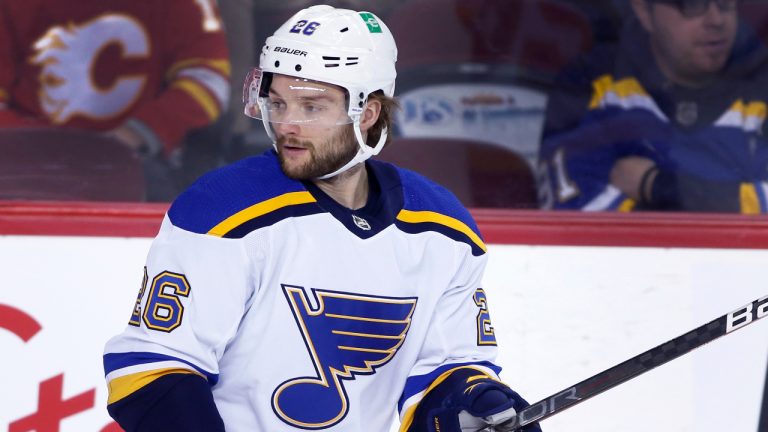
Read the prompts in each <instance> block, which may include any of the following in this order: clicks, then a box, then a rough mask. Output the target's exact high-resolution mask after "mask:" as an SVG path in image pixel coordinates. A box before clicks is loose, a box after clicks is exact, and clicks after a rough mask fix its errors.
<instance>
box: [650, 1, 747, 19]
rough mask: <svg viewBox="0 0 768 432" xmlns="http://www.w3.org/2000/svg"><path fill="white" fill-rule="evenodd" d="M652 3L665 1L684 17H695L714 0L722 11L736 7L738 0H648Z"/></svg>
mask: <svg viewBox="0 0 768 432" xmlns="http://www.w3.org/2000/svg"><path fill="white" fill-rule="evenodd" d="M650 1H651V2H653V3H667V4H671V5H674V6H675V7H677V9H678V10H679V11H680V13H681V14H682V15H683V16H684V17H686V18H695V17H697V16H701V15H704V14H705V13H706V12H707V10H709V4H710V3H712V2H714V3H715V4H716V5H717V7H718V8H719V9H720V10H721V11H722V12H725V11H732V10H735V9H736V6H737V5H738V3H739V0H650Z"/></svg>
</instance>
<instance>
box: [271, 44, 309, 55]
mask: <svg viewBox="0 0 768 432" xmlns="http://www.w3.org/2000/svg"><path fill="white" fill-rule="evenodd" d="M275 52H280V53H286V54H293V55H297V56H302V57H306V56H307V52H306V51H302V50H297V49H293V48H285V47H279V46H277V47H275Z"/></svg>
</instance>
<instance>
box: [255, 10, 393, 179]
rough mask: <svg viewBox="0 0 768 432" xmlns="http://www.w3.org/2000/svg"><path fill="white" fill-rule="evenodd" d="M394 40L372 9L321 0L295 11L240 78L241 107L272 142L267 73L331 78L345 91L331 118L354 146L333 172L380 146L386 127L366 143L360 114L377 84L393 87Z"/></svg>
mask: <svg viewBox="0 0 768 432" xmlns="http://www.w3.org/2000/svg"><path fill="white" fill-rule="evenodd" d="M396 60H397V46H396V45H395V40H394V38H393V37H392V33H391V32H390V31H389V29H388V28H387V26H386V25H385V24H384V23H383V22H382V21H381V20H380V19H379V18H378V17H377V16H376V15H374V14H373V13H370V12H356V11H352V10H349V9H336V8H334V7H331V6H327V5H318V6H312V7H309V8H306V9H303V10H301V11H299V12H298V13H297V14H295V15H294V16H293V17H291V18H290V19H289V20H288V21H286V22H285V23H284V24H283V25H282V26H281V27H280V28H279V29H277V31H275V33H274V34H273V35H272V36H270V37H269V38H267V40H266V43H265V44H264V47H263V48H262V51H261V57H260V59H259V68H258V69H256V70H254V71H253V72H252V73H251V74H249V75H248V77H247V78H246V82H245V86H244V89H243V101H244V102H245V105H246V106H245V113H246V115H249V116H251V117H255V118H260V119H261V120H262V121H263V123H264V127H265V128H266V130H267V134H269V136H270V138H271V139H272V141H273V143H274V142H276V140H277V138H276V135H275V132H274V129H273V128H272V126H271V124H270V123H271V122H272V121H274V120H275V119H270V115H269V112H270V109H269V107H268V106H267V101H266V99H267V96H268V91H269V85H270V82H271V76H272V74H282V75H286V76H290V77H296V78H300V79H304V80H311V81H318V82H322V83H328V84H333V85H336V86H339V87H341V88H343V89H344V90H346V92H347V106H346V109H347V113H346V116H344V119H343V120H340V121H338V122H337V124H343V123H352V125H353V128H354V131H355V136H356V137H357V142H358V145H359V149H358V152H357V155H356V156H355V157H354V158H352V160H350V161H349V162H348V163H347V164H345V165H344V166H343V167H341V168H340V169H338V170H336V171H335V172H332V173H328V174H326V175H324V176H322V177H320V178H321V179H324V178H329V177H332V176H335V175H337V174H339V173H341V172H343V171H346V170H347V169H349V168H351V167H352V166H354V165H357V164H358V163H361V162H363V161H365V160H366V159H368V158H370V157H371V156H374V155H377V154H378V153H379V152H380V151H381V149H382V148H383V147H384V143H385V142H386V139H387V133H388V131H387V129H386V128H384V130H382V132H381V136H380V138H379V142H378V143H377V144H376V145H375V146H374V147H371V146H369V145H367V144H366V143H365V140H364V139H363V137H362V133H361V132H360V116H361V114H362V112H363V107H364V106H365V103H366V102H367V100H368V95H370V94H371V93H373V92H376V91H379V90H381V91H382V92H383V93H384V94H385V95H387V96H390V97H392V96H393V95H394V92H395V77H396V75H397V74H396V72H395V61H396Z"/></svg>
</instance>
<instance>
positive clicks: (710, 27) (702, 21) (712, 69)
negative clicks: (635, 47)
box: [636, 1, 738, 83]
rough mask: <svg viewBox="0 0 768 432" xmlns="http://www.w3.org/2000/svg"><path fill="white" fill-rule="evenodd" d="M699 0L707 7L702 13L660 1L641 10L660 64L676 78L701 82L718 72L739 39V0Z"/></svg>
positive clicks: (648, 4) (669, 74) (650, 3)
mask: <svg viewBox="0 0 768 432" xmlns="http://www.w3.org/2000/svg"><path fill="white" fill-rule="evenodd" d="M699 3H702V4H704V3H706V7H705V8H704V7H702V9H701V11H698V12H699V13H698V14H692V13H690V11H687V10H681V8H680V7H679V6H677V5H674V4H671V3H667V2H658V1H652V2H645V6H646V7H645V8H644V9H645V10H644V11H642V12H641V13H639V14H638V15H639V18H640V19H641V22H642V23H643V26H644V27H645V28H646V30H648V32H649V33H650V35H651V44H652V46H653V50H654V53H655V54H656V57H657V60H658V62H659V66H660V68H661V69H662V71H663V72H664V73H666V74H667V75H668V76H669V77H670V78H672V79H673V80H675V81H679V82H683V83H698V82H702V81H705V80H707V79H709V78H711V77H712V76H714V75H716V74H717V73H718V72H720V71H721V70H722V68H723V67H724V66H725V63H726V61H727V60H728V57H729V56H730V54H731V49H732V48H733V43H734V41H735V39H736V29H737V24H738V12H737V10H736V7H735V5H736V2H735V1H732V2H731V1H726V2H721V3H723V4H722V5H718V3H719V2H717V1H710V2H699ZM636 11H637V8H636ZM643 15H645V16H643Z"/></svg>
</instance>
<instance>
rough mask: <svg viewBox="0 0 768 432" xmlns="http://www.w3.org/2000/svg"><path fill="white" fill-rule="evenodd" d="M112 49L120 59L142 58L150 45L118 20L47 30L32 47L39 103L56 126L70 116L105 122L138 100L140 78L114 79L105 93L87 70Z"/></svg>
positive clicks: (137, 29) (128, 21) (139, 30)
mask: <svg viewBox="0 0 768 432" xmlns="http://www.w3.org/2000/svg"><path fill="white" fill-rule="evenodd" d="M111 44H118V45H119V46H120V47H121V49H122V55H123V58H146V57H148V56H149V54H150V43H149V38H148V37H147V33H146V32H145V31H144V29H143V27H142V25H141V24H140V23H139V22H138V21H136V20H135V19H133V18H131V17H129V16H126V15H119V14H107V15H102V16H100V17H98V18H96V19H94V20H92V21H89V22H86V23H84V24H82V25H80V26H78V25H74V24H69V25H67V26H56V27H53V28H51V29H50V30H48V32H46V33H45V34H44V35H43V36H42V37H41V38H40V39H38V40H37V41H36V42H35V45H34V48H35V55H34V56H33V57H32V59H31V62H32V63H33V64H36V65H40V66H41V67H42V70H41V73H40V77H39V81H40V91H39V98H40V104H41V106H42V108H43V110H44V111H45V112H46V113H47V114H48V116H49V117H50V119H51V120H52V121H53V122H54V123H57V124H62V123H66V122H67V121H69V120H70V119H71V118H72V117H73V116H78V115H79V116H83V117H87V118H93V119H101V120H103V119H109V118H113V117H116V116H118V115H119V114H121V113H122V112H124V111H125V110H126V109H127V108H129V107H130V106H131V105H132V104H133V102H134V101H135V100H136V98H138V96H139V95H140V94H141V91H142V89H143V88H144V84H145V81H146V78H145V77H143V76H136V75H134V76H130V75H120V76H118V77H117V78H116V79H115V80H114V82H113V83H112V85H111V86H110V87H109V88H103V87H99V86H97V84H96V81H95V80H94V77H93V67H94V64H95V63H96V61H97V59H98V58H99V55H100V54H101V52H102V51H103V50H104V48H106V47H107V46H108V45H111Z"/></svg>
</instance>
